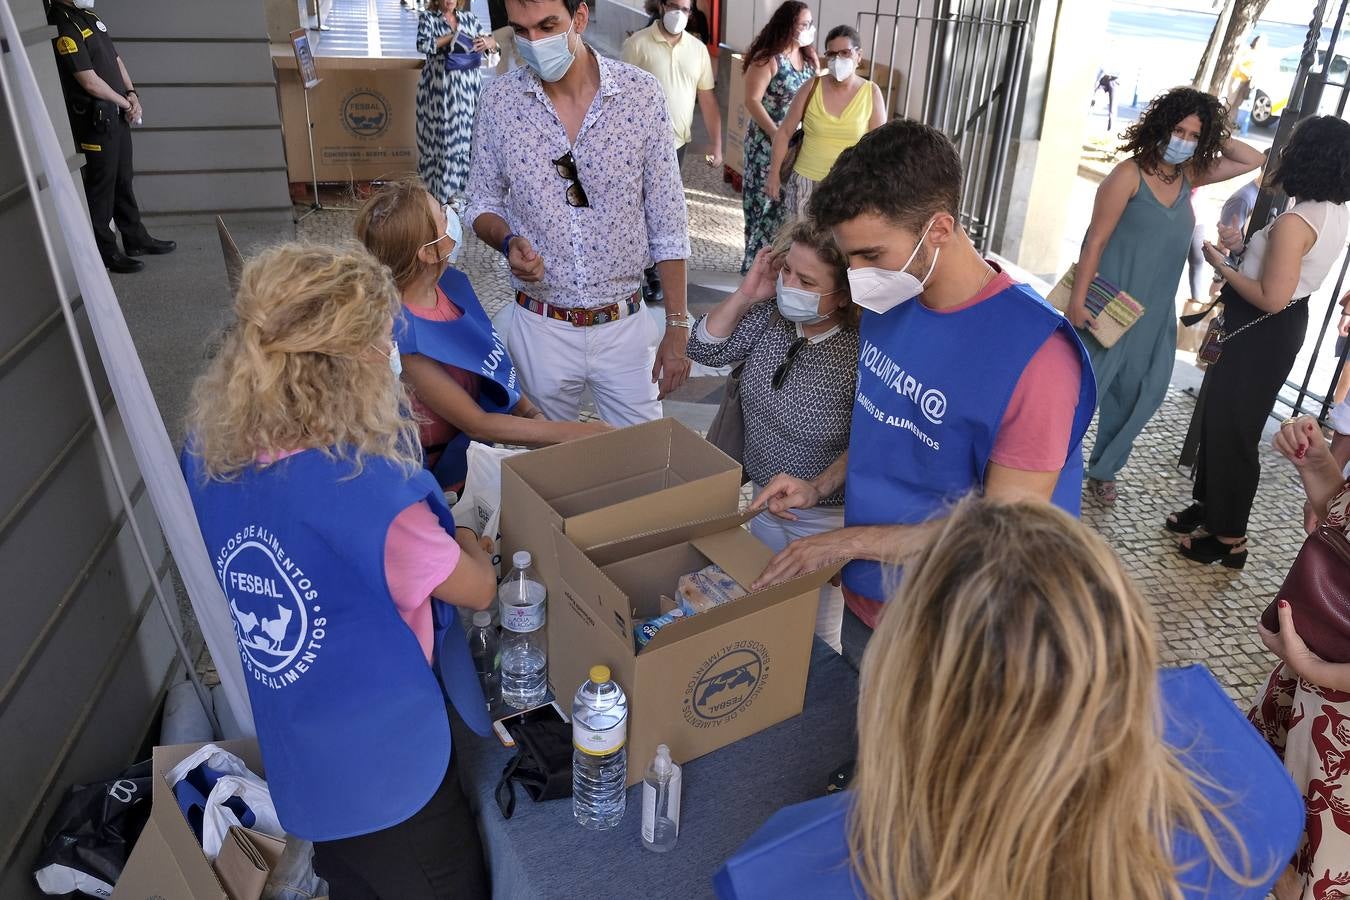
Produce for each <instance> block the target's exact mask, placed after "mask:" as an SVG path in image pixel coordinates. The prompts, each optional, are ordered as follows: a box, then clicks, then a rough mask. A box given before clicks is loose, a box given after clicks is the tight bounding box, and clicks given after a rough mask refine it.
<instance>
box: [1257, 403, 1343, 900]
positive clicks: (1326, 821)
mask: <svg viewBox="0 0 1350 900" xmlns="http://www.w3.org/2000/svg"><path fill="white" fill-rule="evenodd" d="M1275 449H1277V450H1279V451H1280V452H1281V453H1283V454H1284V455H1285V456H1286V457H1288V458H1289V460H1290V461H1291V462H1293V464H1294V465H1295V466H1297V467H1298V473H1299V475H1300V476H1301V477H1302V479H1303V489H1304V490H1305V491H1306V492H1307V494H1308V502H1309V503H1310V504H1311V505H1312V507H1313V508H1314V509H1316V510H1318V511H1319V512H1320V514H1321V516H1320V518H1321V519H1322V521H1323V522H1325V523H1326V524H1327V525H1330V526H1331V527H1332V528H1338V529H1340V530H1341V531H1343V532H1350V482H1347V481H1346V479H1345V476H1344V475H1343V474H1342V473H1341V469H1340V466H1339V465H1338V464H1337V463H1336V460H1335V459H1334V458H1333V457H1332V455H1331V450H1330V448H1329V447H1328V446H1327V442H1326V441H1325V440H1324V439H1323V437H1322V429H1321V428H1320V427H1319V426H1318V424H1317V420H1316V419H1314V418H1312V417H1311V416H1304V417H1302V418H1299V419H1294V420H1292V421H1287V422H1285V423H1284V424H1283V425H1282V426H1280V431H1279V434H1277V435H1276V436H1275ZM1343 575H1344V577H1345V578H1346V579H1350V571H1346V572H1344V573H1343ZM1257 628H1258V629H1259V631H1260V635H1261V640H1262V641H1263V642H1264V643H1265V645H1266V646H1267V647H1268V648H1269V649H1270V651H1271V652H1272V653H1274V654H1275V655H1276V656H1278V657H1279V658H1280V663H1279V665H1277V666H1276V667H1275V671H1273V672H1271V673H1270V678H1269V680H1268V681H1267V682H1266V687H1265V691H1264V692H1263V693H1262V695H1261V698H1260V700H1258V701H1257V703H1256V705H1255V706H1253V707H1252V710H1251V712H1250V713H1248V714H1247V717H1248V718H1249V719H1251V722H1252V724H1253V725H1255V726H1256V727H1257V729H1258V730H1259V731H1260V732H1261V733H1262V734H1264V735H1265V738H1266V740H1267V741H1269V742H1270V745H1271V746H1272V747H1273V748H1274V749H1275V752H1276V753H1278V754H1279V755H1280V758H1282V759H1283V760H1284V764H1285V766H1286V767H1287V768H1288V769H1289V774H1291V775H1292V776H1294V783H1295V784H1296V785H1298V787H1299V789H1300V790H1302V791H1303V797H1304V801H1305V803H1306V805H1307V825H1306V827H1305V831H1304V835H1303V843H1302V844H1301V845H1300V846H1299V849H1298V853H1297V854H1295V856H1294V861H1293V862H1292V863H1291V864H1290V866H1289V869H1288V870H1287V871H1286V872H1285V874H1284V876H1283V877H1281V878H1280V880H1279V881H1278V882H1277V883H1276V885H1275V896H1276V898H1277V900H1331V898H1338V897H1345V896H1350V664H1347V663H1331V662H1327V661H1325V660H1323V659H1321V658H1319V657H1318V656H1316V655H1315V654H1314V653H1313V652H1312V651H1311V650H1309V649H1308V646H1307V644H1305V643H1304V642H1303V637H1308V636H1310V635H1304V636H1303V637H1301V636H1300V635H1299V634H1298V632H1297V631H1296V630H1295V629H1294V619H1293V612H1292V610H1291V609H1290V607H1289V606H1288V604H1286V603H1284V602H1283V601H1281V603H1280V630H1279V632H1278V633H1274V634H1272V633H1271V632H1269V631H1267V630H1266V629H1265V628H1263V627H1261V626H1259V625H1258V626H1257Z"/></svg>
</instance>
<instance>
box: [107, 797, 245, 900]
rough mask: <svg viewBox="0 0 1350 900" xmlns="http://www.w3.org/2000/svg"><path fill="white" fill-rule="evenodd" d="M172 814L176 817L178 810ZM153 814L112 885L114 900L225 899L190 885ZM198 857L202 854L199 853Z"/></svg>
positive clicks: (220, 894) (221, 895)
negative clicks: (198, 890) (200, 891)
mask: <svg viewBox="0 0 1350 900" xmlns="http://www.w3.org/2000/svg"><path fill="white" fill-rule="evenodd" d="M172 812H173V813H174V814H175V815H177V813H178V808H177V807H174V808H173V810H172ZM155 819H156V817H155V815H153V814H152V815H151V817H150V821H148V822H146V823H145V828H143V829H141V836H140V837H139V838H137V839H136V846H135V847H133V848H132V850H131V856H130V858H128V859H127V864H126V866H125V867H124V868H123V869H122V874H121V875H119V876H118V878H117V883H116V884H115V885H113V900H164V898H172V900H180V898H183V900H187V898H198V897H201V898H206V897H222V898H223V897H224V893H223V892H219V893H216V894H203V893H197V892H196V891H194V890H193V887H192V885H191V884H189V882H188V879H187V876H186V875H184V874H183V872H182V870H181V869H180V868H179V865H178V861H177V860H176V859H175V858H174V855H173V851H172V850H170V849H169V845H168V844H167V843H166V842H165V841H164V835H163V834H162V833H161V831H160V828H159V824H158V822H156V821H155ZM197 855H198V856H200V855H201V851H198V853H197Z"/></svg>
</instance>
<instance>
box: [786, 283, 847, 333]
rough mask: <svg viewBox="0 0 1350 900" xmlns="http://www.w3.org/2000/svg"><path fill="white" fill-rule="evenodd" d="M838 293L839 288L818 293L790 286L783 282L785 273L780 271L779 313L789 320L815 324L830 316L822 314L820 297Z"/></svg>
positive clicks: (803, 323)
mask: <svg viewBox="0 0 1350 900" xmlns="http://www.w3.org/2000/svg"><path fill="white" fill-rule="evenodd" d="M837 293H839V291H838V290H837V289H836V290H833V291H829V292H828V293H824V294H817V293H816V292H815V291H808V290H805V289H803V288H795V287H788V286H787V285H785V284H783V273H782V272H779V273H778V291H777V297H778V314H779V315H780V316H782V317H783V318H785V319H787V320H788V321H789V322H798V323H800V324H802V325H815V324H816V323H817V322H824V321H825V320H826V319H828V318H829V316H822V315H821V314H820V298H822V297H828V296H830V294H837Z"/></svg>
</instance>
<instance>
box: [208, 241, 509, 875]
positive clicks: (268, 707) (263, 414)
mask: <svg viewBox="0 0 1350 900" xmlns="http://www.w3.org/2000/svg"><path fill="white" fill-rule="evenodd" d="M398 310H399V294H398V289H397V288H396V287H395V285H394V283H393V279H392V278H391V277H390V275H389V271H388V270H387V269H386V268H385V267H384V266H382V265H381V264H380V263H379V262H378V261H376V260H375V259H374V258H373V257H372V256H370V254H368V253H366V252H365V251H364V250H362V249H360V248H358V247H342V248H328V247H309V246H302V245H297V244H288V245H284V246H280V247H276V248H274V249H271V250H268V251H266V252H264V253H262V254H261V255H259V256H258V257H257V258H255V259H253V260H251V261H250V262H249V263H248V265H246V266H245V268H244V271H243V275H242V279H241V282H240V286H239V292H238V294H237V296H236V298H235V305H234V311H235V315H236V317H237V322H236V323H235V324H234V326H233V328H232V329H231V330H230V332H229V334H228V335H227V337H226V339H225V343H224V346H223V347H222V348H221V351H220V353H219V354H218V355H217V356H216V358H215V359H214V360H213V361H212V363H211V366H210V368H209V369H208V371H207V372H206V373H205V374H204V375H203V376H202V377H201V378H200V379H199V380H198V381H197V384H196V385H195V387H194V390H193V401H192V412H191V415H190V420H189V437H188V445H187V447H186V449H185V450H184V452H183V469H184V473H185V475H186V477H187V483H188V489H189V491H190V492H191V495H192V501H193V505H194V507H195V509H196V513H197V520H198V523H199V524H200V525H201V530H202V537H203V539H204V542H205V544H206V548H207V552H208V553H209V554H210V556H211V559H212V562H213V564H214V567H215V570H216V576H217V578H218V579H219V580H220V585H221V588H222V589H223V590H224V593H225V598H226V600H227V601H228V603H229V605H230V612H231V614H232V616H233V619H234V625H235V633H236V638H237V642H238V646H239V654H240V657H241V659H242V661H243V664H244V670H245V672H246V674H247V675H248V683H249V699H250V701H251V703H252V707H253V718H254V722H255V724H256V725H257V731H258V743H259V745H260V747H261V749H262V755H263V761H264V763H265V765H266V769H267V778H268V783H269V785H270V787H271V790H272V799H273V802H274V803H275V804H276V808H277V814H278V816H279V818H280V820H281V824H282V825H284V826H285V827H286V829H287V831H288V832H290V833H291V834H295V835H298V836H299V837H302V838H305V839H307V840H311V841H313V842H314V854H315V855H314V859H315V867H316V869H317V871H318V872H319V874H320V875H322V876H323V877H324V878H326V879H327V880H328V882H329V885H330V887H331V888H332V896H334V897H341V896H376V895H378V896H386V897H409V898H434V897H452V896H453V897H479V896H487V890H488V889H487V875H486V870H485V868H484V864H483V858H482V850H481V846H480V844H479V838H478V831H477V827H476V824H475V822H474V818H473V814H472V812H471V811H470V809H469V806H468V802H467V800H466V798H465V796H464V792H463V789H462V788H461V786H460V784H459V780H458V773H457V771H456V767H455V764H454V762H455V760H454V756H453V755H452V753H451V741H450V715H449V708H448V706H447V704H446V698H449V700H450V701H451V702H452V704H453V707H454V709H455V711H456V712H457V713H458V715H459V716H461V717H462V718H463V720H464V722H465V723H466V724H467V725H469V726H470V727H472V728H473V729H474V730H475V731H478V732H479V733H482V734H486V733H487V730H488V728H489V727H490V722H489V721H488V719H487V715H486V706H485V704H484V700H483V694H482V691H481V690H480V689H479V687H478V680H477V677H476V674H475V671H474V668H473V663H472V660H471V659H470V656H469V650H468V645H467V643H466V641H465V640H464V635H463V632H462V631H461V630H460V629H458V628H456V627H453V625H454V624H455V620H456V616H455V615H454V613H453V610H451V608H450V607H449V606H448V604H455V605H459V606H465V607H468V608H471V609H484V608H486V607H487V606H488V605H489V604H490V603H491V602H492V598H493V595H494V593H495V587H496V585H495V579H494V578H493V574H492V569H491V565H490V564H489V562H488V560H487V557H486V555H485V554H484V553H483V551H482V550H481V549H480V548H479V547H478V546H477V544H476V542H475V538H474V536H473V533H472V532H470V531H468V530H467V529H465V530H462V531H457V530H456V528H455V523H454V519H453V517H452V516H451V514H450V510H449V508H448V507H447V506H446V505H445V498H444V497H443V496H442V494H441V491H440V489H439V488H438V487H437V485H436V482H435V480H434V479H433V478H432V476H431V474H430V473H429V472H426V471H425V470H423V469H422V466H421V458H420V452H419V448H418V443H417V426H416V424H415V423H414V422H413V421H412V419H411V418H410V417H409V414H408V397H407V395H406V394H405V393H404V390H403V387H402V384H401V383H400V381H399V377H398V362H399V356H398V352H397V349H396V348H395V347H394V343H393V336H392V328H393V323H394V317H395V316H396V315H397V314H398Z"/></svg>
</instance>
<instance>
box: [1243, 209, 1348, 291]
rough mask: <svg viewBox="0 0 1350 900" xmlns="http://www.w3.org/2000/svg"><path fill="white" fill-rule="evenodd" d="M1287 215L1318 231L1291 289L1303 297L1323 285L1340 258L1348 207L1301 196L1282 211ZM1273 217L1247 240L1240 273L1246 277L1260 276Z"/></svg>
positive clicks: (1345, 232)
mask: <svg viewBox="0 0 1350 900" xmlns="http://www.w3.org/2000/svg"><path fill="white" fill-rule="evenodd" d="M1284 215H1286V216H1298V217H1299V218H1300V219H1302V220H1303V221H1305V222H1307V223H1308V227H1310V228H1312V230H1313V233H1314V234H1316V235H1317V240H1316V242H1315V243H1314V244H1313V245H1312V249H1311V250H1309V251H1308V252H1307V253H1306V254H1304V256H1303V266H1302V267H1301V268H1300V269H1299V274H1298V287H1297V288H1295V289H1294V299H1298V298H1299V297H1306V296H1308V295H1309V294H1311V293H1313V292H1315V291H1316V290H1317V289H1318V288H1320V287H1321V286H1322V282H1323V281H1325V280H1326V277H1327V275H1329V274H1330V273H1331V269H1332V267H1333V266H1334V265H1335V264H1336V261H1337V260H1338V259H1340V257H1341V252H1342V251H1343V250H1344V249H1345V239H1346V234H1347V231H1348V230H1350V208H1347V207H1346V205H1345V204H1344V203H1328V202H1326V201H1324V200H1304V201H1301V202H1299V203H1296V204H1294V206H1293V208H1292V209H1290V210H1289V211H1288V212H1286V213H1284ZM1278 221H1279V219H1276V220H1274V221H1272V222H1271V223H1270V224H1269V225H1267V226H1266V227H1265V228H1262V229H1261V230H1260V231H1258V232H1257V233H1256V234H1254V235H1252V239H1251V240H1250V241H1248V242H1247V252H1246V253H1245V254H1243V257H1242V269H1241V271H1242V274H1243V275H1246V276H1247V277H1248V278H1256V279H1260V277H1261V270H1262V268H1263V267H1264V266H1265V263H1266V245H1267V244H1268V243H1270V230H1271V229H1272V228H1274V227H1275V222H1278Z"/></svg>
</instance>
